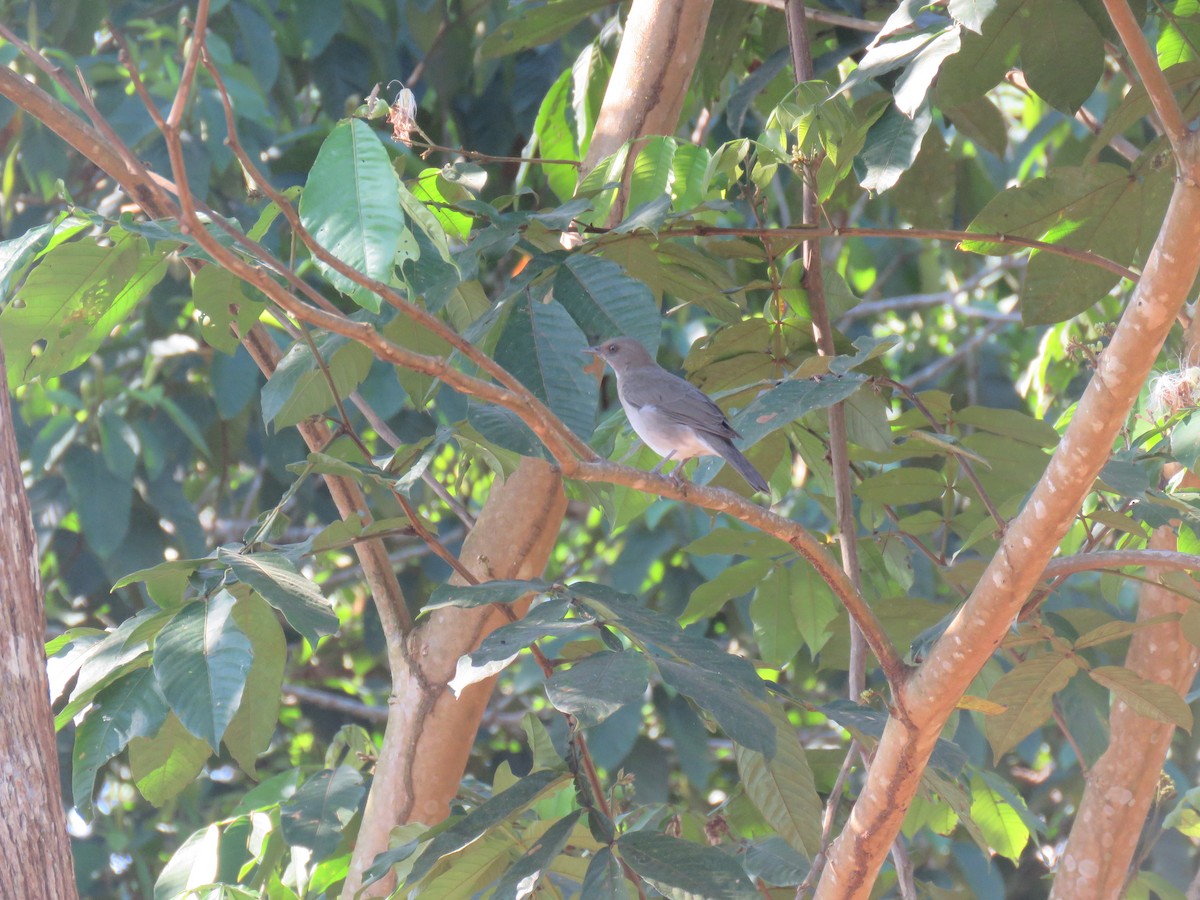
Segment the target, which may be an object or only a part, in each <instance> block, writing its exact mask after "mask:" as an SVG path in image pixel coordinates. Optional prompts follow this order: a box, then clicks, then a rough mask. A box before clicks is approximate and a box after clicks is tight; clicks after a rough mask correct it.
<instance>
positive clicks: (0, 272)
mask: <svg viewBox="0 0 1200 900" xmlns="http://www.w3.org/2000/svg"><path fill="white" fill-rule="evenodd" d="M56 228H57V225H56V224H55V223H54V222H47V223H46V224H45V225H39V226H37V227H36V228H31V229H29V230H28V231H26V232H25V233H24V234H22V235H20V236H19V237H15V238H12V239H11V240H7V241H0V306H7V305H8V300H9V296H10V294H12V291H13V288H15V287H16V286H17V284H18V283H19V282H20V280H21V277H22V276H23V275H24V274H25V270H26V269H28V268H29V266H30V265H32V264H33V262H34V260H36V259H37V258H38V257H39V256H40V255H41V254H42V253H43V252H44V251H45V249H46V247H47V246H48V245H49V244H50V241H51V239H52V238H53V237H54V236H55V234H54V233H55V229H56Z"/></svg>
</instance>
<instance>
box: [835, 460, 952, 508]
mask: <svg viewBox="0 0 1200 900" xmlns="http://www.w3.org/2000/svg"><path fill="white" fill-rule="evenodd" d="M854 492H855V493H856V494H858V496H859V497H860V498H861V499H863V500H866V501H869V502H871V503H886V504H889V505H892V506H903V505H906V504H912V503H928V502H930V501H931V500H937V499H939V498H941V496H942V495H943V494H945V493H946V479H945V475H943V474H942V472H941V471H940V470H937V469H925V468H920V467H917V466H902V467H900V468H897V469H889V470H888V471H886V472H882V473H880V474H879V475H872V476H871V477H870V478H865V479H863V480H862V481H861V482H859V484H858V485H857V487H855V489H854Z"/></svg>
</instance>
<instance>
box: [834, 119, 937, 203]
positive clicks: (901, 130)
mask: <svg viewBox="0 0 1200 900" xmlns="http://www.w3.org/2000/svg"><path fill="white" fill-rule="evenodd" d="M931 124H933V114H932V113H931V112H930V107H929V104H928V103H926V104H924V105H923V106H921V107H920V108H919V109H918V110H917V111H916V112H915V113H913V115H912V116H906V115H905V114H904V113H902V112H901V111H900V110H898V109H896V108H895V107H890V108H889V109H887V110H886V111H885V112H884V114H883V115H882V116H881V117H880V118H879V120H878V121H877V122H876V123H875V124H874V125H872V126H871V128H870V130H869V131H868V132H867V140H866V143H865V144H864V145H863V149H862V152H861V153H860V154H859V155H858V156H857V157H856V159H855V163H854V166H855V170H856V171H857V172H858V173H859V179H858V182H859V184H861V185H862V186H863V188H864V189H865V190H867V191H871V192H872V193H882V192H883V191H886V190H887V189H888V188H890V187H892V186H893V185H894V184H895V183H896V182H897V181H899V180H900V176H901V175H903V174H904V173H905V172H907V171H908V169H909V167H910V166H911V165H912V164H913V162H915V161H916V158H917V154H918V153H919V152H920V150H921V142H922V141H923V140H924V139H925V132H927V131H928V130H929V126H930V125H931ZM934 139H935V140H941V138H940V137H939V136H938V135H934Z"/></svg>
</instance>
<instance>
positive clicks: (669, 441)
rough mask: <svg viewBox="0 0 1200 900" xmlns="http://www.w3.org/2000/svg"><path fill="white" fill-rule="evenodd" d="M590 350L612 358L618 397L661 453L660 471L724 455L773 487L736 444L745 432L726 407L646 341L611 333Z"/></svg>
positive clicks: (757, 485)
mask: <svg viewBox="0 0 1200 900" xmlns="http://www.w3.org/2000/svg"><path fill="white" fill-rule="evenodd" d="M587 352H588V353H591V354H592V355H594V356H598V357H599V358H600V359H602V360H604V361H605V362H606V363H608V364H609V365H610V366H611V367H612V370H613V372H614V373H616V376H617V396H618V397H619V398H620V400H621V406H622V407H623V408H624V409H625V415H626V416H628V418H629V424H630V425H632V426H633V430H634V431H635V432H637V436H638V437H640V438H641V439H642V441H643V442H645V444H646V446H648V447H649V448H650V449H651V450H653V451H654V452H655V453H657V454H658V455H659V456H661V457H662V460H661V461H660V462H659V463H658V465H657V466H655V467H654V469H653V471H654V472H656V473H658V472H661V471H662V467H663V466H664V465H665V464H666V463H667V462H668V461H669V460H672V459H675V460H678V461H679V465H678V466H677V467H676V469H675V472H674V473H673V474H674V476H675V477H676V478H677V480H682V475H683V464H684V462H686V461H687V460H689V459H691V458H693V457H696V456H720V457H722V458H723V459H724V460H725V461H726V462H727V463H729V464H730V465H731V466H733V467H734V468H735V469H737V471H738V472H739V474H741V476H742V477H743V478H745V479H746V481H747V482H748V483H749V484H750V486H751V487H752V488H754V490H756V491H761V492H762V493H764V494H770V493H771V486H770V485H769V484H767V480H766V479H765V478H763V477H762V475H761V474H759V472H758V470H757V469H755V468H754V466H752V465H751V464H750V460H748V459H746V457H745V456H743V455H742V451H741V450H739V449H738V448H737V447H735V446H734V445H733V439H734V438H740V437H741V435H740V434H738V432H737V431H736V430H735V429H734V427H733V426H732V425H730V424H729V420H728V419H726V418H725V413H723V412H721V407H719V406H717V404H715V403H714V402H713V401H712V400H711V399H710V398H709V397H708V396H707V395H706V394H705V393H704V392H703V391H702V390H700V388H698V387H696V386H695V385H694V384H692V383H691V382H689V381H685V380H684V379H682V378H680V377H679V376H678V375H673V374H671V373H670V372H668V371H667V370H666V369H664V368H663V367H662V366H660V365H659V364H658V363H657V362H655V361H654V357H652V356H651V355H650V353H649V352H648V351H647V350H646V348H645V347H643V346H642V344H641V343H640V342H639V341H637V340H635V339H633V338H628V337H618V338H611V339H610V340H607V341H603V342H602V343H600V344H597V345H596V346H594V347H588V348H587Z"/></svg>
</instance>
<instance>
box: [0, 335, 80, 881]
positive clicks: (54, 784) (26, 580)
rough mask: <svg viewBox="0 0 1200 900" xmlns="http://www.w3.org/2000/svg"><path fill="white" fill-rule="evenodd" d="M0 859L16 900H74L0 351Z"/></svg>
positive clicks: (42, 630)
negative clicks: (18, 899) (0, 812)
mask: <svg viewBox="0 0 1200 900" xmlns="http://www.w3.org/2000/svg"><path fill="white" fill-rule="evenodd" d="M0 523H3V524H2V525H0V584H3V594H2V595H0V659H2V660H3V667H4V679H3V683H4V689H3V690H0V761H3V769H0V809H3V810H4V813H3V815H0V858H3V859H4V860H5V869H6V874H5V876H4V881H5V884H7V885H8V888H7V891H11V892H12V893H11V896H14V897H21V898H22V900H40V898H43V897H44V898H47V900H70V898H72V897H75V896H77V894H76V891H75V871H74V867H73V866H72V863H71V841H70V839H69V838H68V837H67V818H66V814H65V812H64V811H63V805H62V788H61V785H60V782H59V776H58V750H57V748H56V746H55V740H54V719H53V717H52V716H51V714H50V685H49V682H48V681H47V680H46V654H45V651H44V649H43V647H44V641H45V634H46V616H45V611H44V610H43V609H42V592H41V585H40V583H39V578H38V549H37V539H36V538H35V537H34V532H33V519H32V518H31V517H30V514H29V500H28V498H27V497H26V496H25V485H24V482H23V480H22V478H21V462H20V457H19V456H18V454H17V441H16V436H15V434H14V432H13V417H12V407H11V405H10V403H9V399H8V379H7V377H6V376H5V369H4V348H3V347H0Z"/></svg>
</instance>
